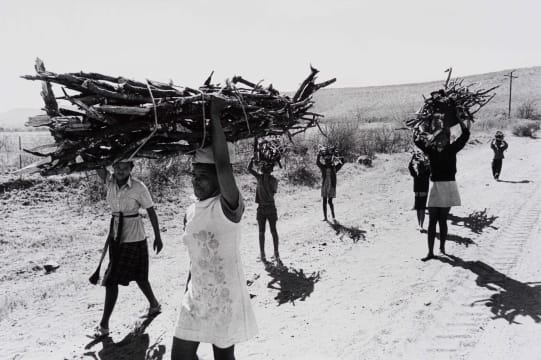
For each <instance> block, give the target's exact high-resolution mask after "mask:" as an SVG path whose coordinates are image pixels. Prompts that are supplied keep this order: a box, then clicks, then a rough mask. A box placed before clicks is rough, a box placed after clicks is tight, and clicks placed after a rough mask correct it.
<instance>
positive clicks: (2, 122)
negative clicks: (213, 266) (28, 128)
mask: <svg viewBox="0 0 541 360" xmlns="http://www.w3.org/2000/svg"><path fill="white" fill-rule="evenodd" d="M41 113H43V112H42V111H41V110H39V109H31V108H17V109H11V110H9V111H6V112H3V113H0V128H4V129H22V128H24V123H25V122H26V121H27V120H28V117H30V116H34V115H38V114H41Z"/></svg>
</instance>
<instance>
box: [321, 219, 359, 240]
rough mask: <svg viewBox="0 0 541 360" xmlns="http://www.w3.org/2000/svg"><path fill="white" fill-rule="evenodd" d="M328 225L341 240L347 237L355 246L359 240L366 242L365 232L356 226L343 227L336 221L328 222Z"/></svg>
mask: <svg viewBox="0 0 541 360" xmlns="http://www.w3.org/2000/svg"><path fill="white" fill-rule="evenodd" d="M329 225H330V226H331V228H332V229H333V230H334V231H336V235H339V236H340V239H343V237H344V236H347V237H349V238H350V239H351V240H353V243H354V244H356V243H357V242H359V240H361V239H362V240H363V241H364V240H366V236H365V235H366V231H365V230H361V229H359V228H358V227H356V226H345V225H342V224H340V222H338V220H334V221H332V222H329Z"/></svg>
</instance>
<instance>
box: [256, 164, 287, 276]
mask: <svg viewBox="0 0 541 360" xmlns="http://www.w3.org/2000/svg"><path fill="white" fill-rule="evenodd" d="M260 165H261V173H260V172H257V171H255V170H254V158H252V159H250V163H249V164H248V172H250V174H252V175H253V176H254V177H255V178H256V179H257V188H256V191H255V202H256V203H257V204H258V206H257V224H258V226H259V253H260V259H261V261H262V262H263V263H266V262H267V259H266V257H265V225H266V223H267V220H268V221H269V227H270V231H271V234H272V242H273V244H274V259H275V260H276V265H278V266H282V265H283V264H282V260H280V253H279V252H278V231H277V230H276V222H277V221H278V215H277V211H276V204H275V203H274V194H276V191H277V190H278V180H276V178H275V177H274V176H272V170H273V168H274V165H273V164H272V163H270V162H267V161H263V162H261V164H260Z"/></svg>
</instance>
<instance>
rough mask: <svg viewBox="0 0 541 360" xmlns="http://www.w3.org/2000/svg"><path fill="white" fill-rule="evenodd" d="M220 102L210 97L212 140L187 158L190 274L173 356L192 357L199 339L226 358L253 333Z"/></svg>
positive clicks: (240, 207) (239, 208) (240, 205)
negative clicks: (189, 168)
mask: <svg viewBox="0 0 541 360" xmlns="http://www.w3.org/2000/svg"><path fill="white" fill-rule="evenodd" d="M226 105H227V103H226V102H225V101H224V100H222V99H221V98H218V97H216V96H214V97H213V98H212V100H211V104H210V117H211V134H210V135H211V139H212V145H211V146H210V147H206V148H203V149H200V150H197V151H196V153H195V156H194V159H193V177H192V184H193V188H194V194H195V196H196V197H197V199H198V200H197V201H196V203H195V204H192V205H191V206H190V207H189V208H188V210H187V213H186V226H185V230H184V235H183V237H182V240H183V242H184V244H185V245H186V246H187V249H188V254H189V257H190V276H189V279H188V283H187V286H186V291H185V294H184V298H183V300H182V303H181V306H180V314H179V319H178V323H177V328H176V330H175V335H174V338H173V346H172V351H171V359H173V360H193V359H195V358H196V352H197V348H198V346H199V343H200V342H205V343H210V344H212V345H213V351H214V359H223V360H225V359H227V360H231V359H234V358H235V356H234V347H235V344H238V343H240V342H243V341H246V340H248V339H250V338H251V337H253V336H254V335H255V334H256V333H257V325H256V322H255V316H254V313H253V310H252V306H251V304H250V296H249V294H248V290H247V287H246V278H245V277H244V272H243V269H242V262H241V259H240V251H239V245H240V240H241V226H240V220H241V218H242V214H243V212H244V202H243V200H242V197H241V195H240V193H239V190H238V187H237V184H236V182H235V178H234V176H233V170H232V167H231V164H230V157H229V150H228V146H227V143H226V138H225V134H224V131H223V128H222V125H221V122H220V121H221V114H222V112H223V110H224V109H225V108H226Z"/></svg>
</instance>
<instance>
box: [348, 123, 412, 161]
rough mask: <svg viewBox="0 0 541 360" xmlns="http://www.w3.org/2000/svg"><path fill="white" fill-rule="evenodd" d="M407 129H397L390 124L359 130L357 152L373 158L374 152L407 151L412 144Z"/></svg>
mask: <svg viewBox="0 0 541 360" xmlns="http://www.w3.org/2000/svg"><path fill="white" fill-rule="evenodd" d="M411 139H412V136H411V132H410V131H409V130H397V129H394V128H393V127H392V125H381V126H378V127H374V128H369V129H363V130H361V131H359V140H358V142H359V146H358V154H359V155H365V156H368V157H369V158H373V157H374V155H375V153H385V154H392V153H396V152H402V151H407V149H408V148H409V147H411V144H412V140H411Z"/></svg>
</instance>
